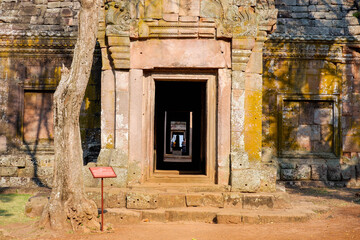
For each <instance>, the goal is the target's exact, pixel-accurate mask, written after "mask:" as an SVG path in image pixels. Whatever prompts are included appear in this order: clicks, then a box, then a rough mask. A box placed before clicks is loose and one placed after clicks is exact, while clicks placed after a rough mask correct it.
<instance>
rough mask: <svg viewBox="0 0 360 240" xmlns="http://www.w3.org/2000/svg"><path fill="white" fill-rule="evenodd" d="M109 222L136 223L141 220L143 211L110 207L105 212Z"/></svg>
mask: <svg viewBox="0 0 360 240" xmlns="http://www.w3.org/2000/svg"><path fill="white" fill-rule="evenodd" d="M104 218H105V219H106V221H107V222H110V223H113V224H136V223H140V222H141V212H138V211H131V210H128V209H123V208H110V209H107V212H106V213H104Z"/></svg>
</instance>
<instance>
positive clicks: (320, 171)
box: [311, 164, 327, 181]
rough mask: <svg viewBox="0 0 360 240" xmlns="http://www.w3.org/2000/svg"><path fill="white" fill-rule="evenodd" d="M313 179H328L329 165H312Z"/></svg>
mask: <svg viewBox="0 0 360 240" xmlns="http://www.w3.org/2000/svg"><path fill="white" fill-rule="evenodd" d="M311 179H312V180H321V181H326V179H327V166H326V165H325V164H322V165H311Z"/></svg>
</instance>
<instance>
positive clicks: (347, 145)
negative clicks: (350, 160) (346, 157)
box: [343, 136, 360, 152]
mask: <svg viewBox="0 0 360 240" xmlns="http://www.w3.org/2000/svg"><path fill="white" fill-rule="evenodd" d="M343 151H344V152H360V142H359V137H358V136H344V137H343Z"/></svg>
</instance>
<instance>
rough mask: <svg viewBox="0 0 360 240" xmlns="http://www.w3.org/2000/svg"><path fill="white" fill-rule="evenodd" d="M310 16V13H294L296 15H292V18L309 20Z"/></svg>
mask: <svg viewBox="0 0 360 240" xmlns="http://www.w3.org/2000/svg"><path fill="white" fill-rule="evenodd" d="M308 16H309V14H308V13H304V12H299V13H298V12H294V13H291V17H293V18H307V17H308Z"/></svg>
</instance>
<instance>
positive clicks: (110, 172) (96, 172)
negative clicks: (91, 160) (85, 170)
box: [89, 167, 117, 178]
mask: <svg viewBox="0 0 360 240" xmlns="http://www.w3.org/2000/svg"><path fill="white" fill-rule="evenodd" d="M89 169H90V172H91V174H92V175H93V177H94V178H116V177H117V176H116V173H115V172H114V169H113V168H112V167H91V168H89Z"/></svg>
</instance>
